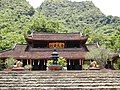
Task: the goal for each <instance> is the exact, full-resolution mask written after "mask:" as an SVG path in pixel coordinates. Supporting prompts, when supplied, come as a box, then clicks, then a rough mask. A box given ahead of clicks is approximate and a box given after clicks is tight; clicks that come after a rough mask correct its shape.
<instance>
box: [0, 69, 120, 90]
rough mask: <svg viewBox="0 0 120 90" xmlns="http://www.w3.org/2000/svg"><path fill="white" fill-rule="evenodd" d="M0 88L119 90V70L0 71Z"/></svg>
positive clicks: (6, 89)
mask: <svg viewBox="0 0 120 90" xmlns="http://www.w3.org/2000/svg"><path fill="white" fill-rule="evenodd" d="M110 88H111V89H110ZM0 90H120V71H116V70H98V71H96V70H82V71H22V72H21V71H18V72H14V71H12V72H11V71H10V72H9V71H1V72H0Z"/></svg>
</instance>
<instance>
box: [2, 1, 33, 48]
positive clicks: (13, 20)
mask: <svg viewBox="0 0 120 90" xmlns="http://www.w3.org/2000/svg"><path fill="white" fill-rule="evenodd" d="M34 12H35V10H34V8H33V7H31V6H30V5H29V3H28V2H26V0H0V50H5V49H9V48H11V47H13V45H14V44H15V43H19V44H22V43H25V41H24V37H23V34H24V32H25V31H27V30H29V28H28V23H29V22H30V18H31V16H32V15H34Z"/></svg>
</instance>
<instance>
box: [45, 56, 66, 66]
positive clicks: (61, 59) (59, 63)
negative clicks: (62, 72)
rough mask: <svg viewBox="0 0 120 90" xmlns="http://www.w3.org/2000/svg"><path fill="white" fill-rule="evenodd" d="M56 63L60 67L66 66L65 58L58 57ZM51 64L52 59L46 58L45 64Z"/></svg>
mask: <svg viewBox="0 0 120 90" xmlns="http://www.w3.org/2000/svg"><path fill="white" fill-rule="evenodd" d="M57 63H58V65H61V66H62V67H66V65H67V62H66V59H65V58H63V57H59V58H58V61H57ZM51 65H53V60H48V61H47V66H51Z"/></svg>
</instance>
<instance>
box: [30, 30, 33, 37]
mask: <svg viewBox="0 0 120 90" xmlns="http://www.w3.org/2000/svg"><path fill="white" fill-rule="evenodd" d="M33 34H34V30H33V29H32V30H31V34H30V36H32V37H33Z"/></svg>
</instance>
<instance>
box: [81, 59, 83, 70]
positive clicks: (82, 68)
mask: <svg viewBox="0 0 120 90" xmlns="http://www.w3.org/2000/svg"><path fill="white" fill-rule="evenodd" d="M82 65H83V59H81V67H82ZM82 69H83V67H82Z"/></svg>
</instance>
